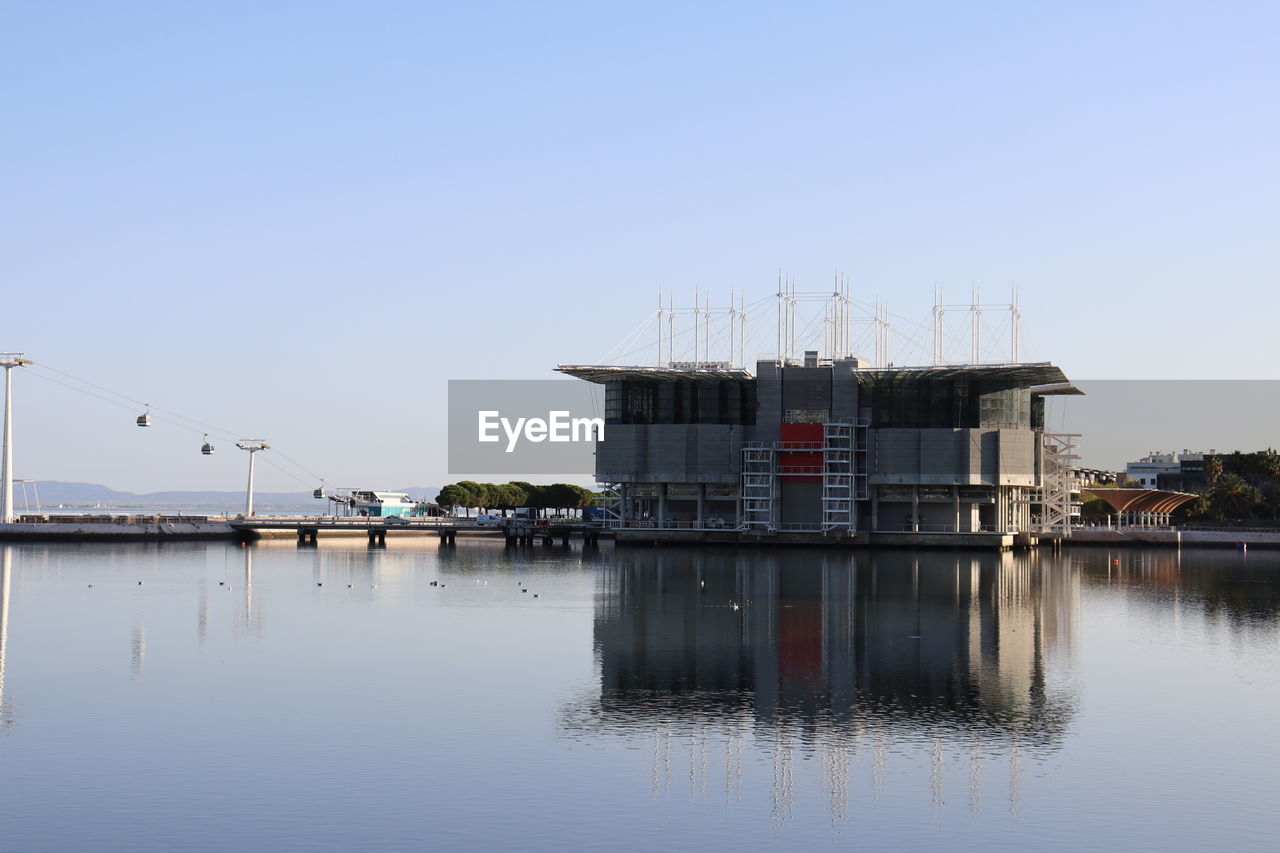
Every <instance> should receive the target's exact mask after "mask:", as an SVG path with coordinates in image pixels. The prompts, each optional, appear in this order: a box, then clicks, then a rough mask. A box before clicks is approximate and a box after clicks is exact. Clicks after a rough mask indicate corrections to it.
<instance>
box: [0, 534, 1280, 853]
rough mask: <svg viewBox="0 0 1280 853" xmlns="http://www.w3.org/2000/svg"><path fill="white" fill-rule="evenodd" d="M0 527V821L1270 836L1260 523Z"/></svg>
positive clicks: (472, 831)
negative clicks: (983, 529) (713, 531)
mask: <svg viewBox="0 0 1280 853" xmlns="http://www.w3.org/2000/svg"><path fill="white" fill-rule="evenodd" d="M3 551H4V575H3V578H0V582H2V584H3V585H2V590H0V591H2V599H3V600H2V601H0V780H2V781H3V784H4V793H5V796H4V797H3V799H2V800H0V838H2V839H3V840H2V841H0V848H3V849H5V850H42V849H50V850H70V849H77V850H79V849H96V850H131V851H132V850H173V849H209V850H226V849H275V850H278V849H328V850H338V849H415V850H416V849H431V850H501V849H519V850H561V849H602V850H606V849H607V850H686V849H689V850H692V849H698V850H707V849H715V850H719V849H733V850H753V849H767V848H772V849H778V848H783V849H790V848H793V847H795V848H798V847H804V848H807V849H842V850H843V849H872V850H876V849H924V848H932V849H936V848H940V847H944V848H946V849H973V850H988V849H996V850H1028V849H1062V850H1068V849H1072V850H1074V849H1085V848H1092V849H1125V850H1130V849H1133V850H1221V849H1234V850H1244V849H1257V850H1264V849H1265V850H1271V849H1275V848H1276V838H1277V837H1280V836H1278V832H1280V817H1278V816H1277V812H1276V809H1275V799H1276V791H1277V782H1278V781H1280V770H1277V766H1278V763H1277V762H1278V759H1280V749H1278V748H1277V744H1278V742H1280V740H1278V738H1277V734H1276V730H1277V717H1276V711H1277V708H1278V707H1280V703H1278V702H1277V700H1278V699H1280V555H1277V554H1273V553H1268V552H1262V551H1259V552H1253V553H1248V554H1237V553H1234V552H1213V551H1190V550H1184V551H1182V552H1181V553H1179V552H1177V551H1172V550H1169V551H1108V550H1104V549H1076V550H1069V551H1068V552H1067V553H1066V554H1064V555H1061V556H1053V555H1050V554H1048V553H1047V552H1046V553H1034V554H1018V555H1009V554H1005V555H997V554H978V553H973V554H970V553H955V552H947V553H937V552H935V553H911V552H905V551H904V552H883V553H879V554H868V553H839V554H837V553H829V552H824V551H814V550H795V551H751V550H746V549H744V550H739V551H734V550H705V551H684V550H674V549H651V548H645V549H641V548H636V549H625V548H624V549H618V550H616V551H615V550H614V549H613V548H612V547H610V546H607V545H606V546H604V547H602V548H601V549H599V550H598V551H587V552H585V553H584V552H583V551H582V550H580V549H579V548H578V547H577V546H575V547H574V548H572V549H562V548H558V547H554V548H544V547H538V548H536V549H521V550H516V551H510V552H508V551H504V550H503V549H502V547H501V546H500V544H498V543H493V542H489V541H462V542H460V544H459V545H458V546H457V547H456V548H453V549H441V548H439V546H438V545H437V544H436V542H435V541H434V540H431V541H426V540H410V539H405V540H395V539H393V540H392V541H391V542H390V546H389V547H388V548H386V549H374V550H371V549H369V548H367V547H366V546H365V544H364V541H363V540H359V539H347V540H340V539H333V540H322V541H321V544H320V546H319V548H297V547H295V546H294V545H293V544H292V543H289V544H288V545H283V544H281V543H263V544H259V545H256V546H250V547H248V548H242V547H240V546H238V545H234V546H224V545H221V544H215V545H204V544H193V545H165V546H162V547H160V546H147V545H85V546H77V547H68V546H34V545H22V546H7V547H4V549H3ZM139 582H141V583H139ZM432 582H436V583H437V584H438V585H436V586H433V585H432ZM526 589H527V590H528V591H527V592H524V591H522V590H526ZM535 596H536V597H535Z"/></svg>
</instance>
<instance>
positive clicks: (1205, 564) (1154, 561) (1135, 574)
mask: <svg viewBox="0 0 1280 853" xmlns="http://www.w3.org/2000/svg"><path fill="white" fill-rule="evenodd" d="M1069 555H1070V558H1071V561H1072V563H1073V564H1074V565H1076V566H1077V568H1079V569H1082V570H1083V575H1084V580H1085V582H1086V583H1089V584H1100V585H1107V586H1111V587H1120V588H1125V587H1132V588H1134V589H1135V590H1141V595H1142V599H1143V600H1144V601H1145V602H1147V603H1148V604H1156V603H1159V604H1160V605H1161V606H1162V607H1167V606H1168V605H1170V604H1176V605H1178V606H1190V607H1193V608H1196V609H1200V610H1203V611H1204V613H1205V615H1206V616H1209V617H1219V618H1223V619H1226V620H1228V621H1229V622H1230V623H1231V624H1232V625H1233V626H1236V627H1238V628H1245V627H1250V626H1252V627H1258V628H1261V629H1265V630H1274V629H1275V628H1276V626H1277V625H1280V571H1277V569H1280V558H1278V557H1277V556H1276V555H1275V553H1274V552H1272V551H1265V550H1258V551H1257V552H1244V553H1238V552H1236V551H1220V550H1216V549H1210V548H1115V549H1111V548H1106V549H1103V548H1075V549H1072V550H1071V551H1070V552H1069Z"/></svg>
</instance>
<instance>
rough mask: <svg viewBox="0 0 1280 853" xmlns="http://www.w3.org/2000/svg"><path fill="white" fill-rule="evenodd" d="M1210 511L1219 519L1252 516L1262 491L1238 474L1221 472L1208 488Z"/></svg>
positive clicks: (1259, 501)
mask: <svg viewBox="0 0 1280 853" xmlns="http://www.w3.org/2000/svg"><path fill="white" fill-rule="evenodd" d="M1208 498H1209V507H1210V511H1211V512H1212V513H1213V515H1215V516H1216V517H1218V518H1221V519H1228V518H1229V519H1238V518H1245V517H1248V516H1252V515H1253V514H1254V509H1255V507H1257V505H1258V504H1259V503H1261V502H1262V493H1261V492H1260V491H1259V490H1258V488H1257V487H1256V486H1253V485H1251V484H1250V483H1249V481H1248V480H1246V479H1245V478H1244V477H1241V476H1240V475H1239V474H1223V475H1222V476H1221V477H1219V478H1218V482H1217V483H1215V484H1214V486H1213V488H1212V489H1210V490H1209V494H1208Z"/></svg>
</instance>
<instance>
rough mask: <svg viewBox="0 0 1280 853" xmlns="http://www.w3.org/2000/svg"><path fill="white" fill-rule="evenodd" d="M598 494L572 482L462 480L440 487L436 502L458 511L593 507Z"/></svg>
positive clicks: (504, 511)
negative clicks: (482, 481)
mask: <svg viewBox="0 0 1280 853" xmlns="http://www.w3.org/2000/svg"><path fill="white" fill-rule="evenodd" d="M595 498H596V493H595V492H593V491H591V490H590V489H587V488H583V487H582V486H575V485H573V484H571V483H552V484H550V485H534V484H533V483H526V482H524V481H523V480H513V481H512V482H510V483H477V482H475V481H474V480H461V481H459V482H457V483H450V484H449V485H447V486H444V487H442V488H441V489H440V494H438V495H436V503H437V504H439V505H440V506H441V507H442V508H446V509H452V510H458V509H471V508H476V509H479V510H480V511H481V512H485V513H487V512H489V511H491V510H501V511H502V512H503V513H504V514H505V513H506V512H507V511H508V510H513V509H519V508H521V507H528V508H530V509H533V510H544V509H555V510H566V509H582V508H583V507H588V506H591V504H592V502H593V501H594V500H595Z"/></svg>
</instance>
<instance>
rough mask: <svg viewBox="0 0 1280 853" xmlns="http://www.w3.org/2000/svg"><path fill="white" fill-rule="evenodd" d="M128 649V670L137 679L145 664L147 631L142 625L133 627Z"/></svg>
mask: <svg viewBox="0 0 1280 853" xmlns="http://www.w3.org/2000/svg"><path fill="white" fill-rule="evenodd" d="M129 648H130V652H129V668H130V669H131V670H132V671H133V675H134V677H135V678H137V677H139V676H141V675H142V668H143V666H144V665H145V664H146V662H147V630H146V628H144V627H143V626H142V625H135V626H134V627H133V638H132V640H131V641H130V644H129Z"/></svg>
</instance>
